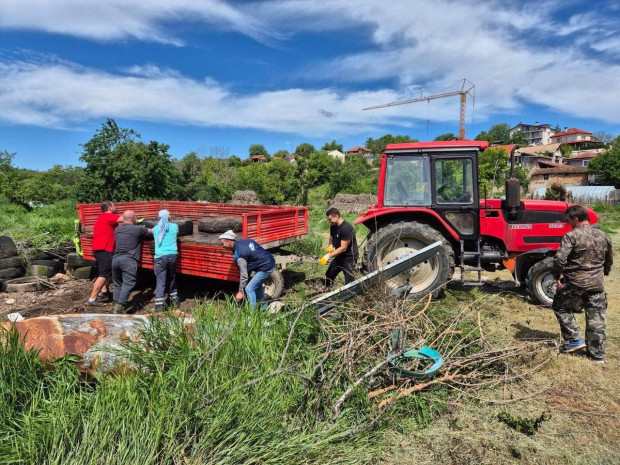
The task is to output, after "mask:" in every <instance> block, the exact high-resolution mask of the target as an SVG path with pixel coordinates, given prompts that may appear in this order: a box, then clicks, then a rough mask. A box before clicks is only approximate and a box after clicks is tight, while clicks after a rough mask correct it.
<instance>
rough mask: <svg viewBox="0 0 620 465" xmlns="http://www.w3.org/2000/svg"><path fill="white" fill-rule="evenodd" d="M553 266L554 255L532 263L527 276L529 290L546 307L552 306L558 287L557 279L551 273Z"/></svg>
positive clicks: (534, 298) (535, 300) (533, 298)
mask: <svg viewBox="0 0 620 465" xmlns="http://www.w3.org/2000/svg"><path fill="white" fill-rule="evenodd" d="M552 267H553V257H547V258H544V259H543V260H541V261H539V262H537V263H535V264H534V265H532V267H531V268H530V269H529V270H528V272H527V278H525V285H526V287H527V292H528V293H529V294H530V297H531V298H532V300H533V301H534V302H536V303H537V304H539V305H544V306H545V307H551V304H552V303H553V296H554V295H555V291H556V289H557V283H556V280H555V278H554V277H553V275H552V274H551V269H552Z"/></svg>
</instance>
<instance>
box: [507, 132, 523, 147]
mask: <svg viewBox="0 0 620 465" xmlns="http://www.w3.org/2000/svg"><path fill="white" fill-rule="evenodd" d="M506 144H519V147H525V146H526V145H527V140H525V134H523V131H515V132H513V133H512V136H510V137H509V138H508V140H507V141H506Z"/></svg>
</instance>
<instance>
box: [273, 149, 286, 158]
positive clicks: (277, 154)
mask: <svg viewBox="0 0 620 465" xmlns="http://www.w3.org/2000/svg"><path fill="white" fill-rule="evenodd" d="M287 155H288V150H278V151H277V152H274V153H273V158H275V157H278V158H284V157H286V156H287Z"/></svg>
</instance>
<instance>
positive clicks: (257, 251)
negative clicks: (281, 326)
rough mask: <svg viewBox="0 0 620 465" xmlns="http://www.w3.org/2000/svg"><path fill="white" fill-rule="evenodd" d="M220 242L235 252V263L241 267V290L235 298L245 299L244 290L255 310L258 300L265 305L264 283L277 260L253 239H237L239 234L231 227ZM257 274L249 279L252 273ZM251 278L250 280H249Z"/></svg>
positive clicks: (239, 300)
mask: <svg viewBox="0 0 620 465" xmlns="http://www.w3.org/2000/svg"><path fill="white" fill-rule="evenodd" d="M219 239H220V243H221V244H222V246H224V247H225V248H227V249H229V250H232V251H233V253H234V254H235V263H236V264H237V267H239V275H240V276H239V291H238V292H237V295H236V296H235V298H236V299H237V302H241V301H242V300H243V292H244V291H245V295H246V296H247V299H248V303H249V304H250V308H251V309H252V310H254V308H256V304H257V302H260V303H261V307H264V300H265V294H264V293H263V283H264V282H265V281H266V280H267V278H268V277H269V275H270V274H271V273H273V270H274V269H275V267H276V261H275V259H274V258H273V255H271V254H270V253H269V252H267V251H266V250H265V249H263V248H262V247H261V246H260V245H259V244H258V243H257V242H256V241H254V240H252V239H240V240H237V235H236V234H235V233H234V232H233V231H232V230H231V229H229V230H228V231H226V232H225V233H224V234H222V235H221V236H220V237H219ZM253 271H255V272H256V274H255V275H254V276H253V277H252V279H249V275H250V273H252V272H253ZM248 280H249V282H248Z"/></svg>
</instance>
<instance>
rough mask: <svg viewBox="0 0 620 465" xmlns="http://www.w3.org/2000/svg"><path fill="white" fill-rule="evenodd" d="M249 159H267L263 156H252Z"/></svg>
mask: <svg viewBox="0 0 620 465" xmlns="http://www.w3.org/2000/svg"><path fill="white" fill-rule="evenodd" d="M250 159H251V160H267V158H265V155H252V156H251V157H250Z"/></svg>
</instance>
